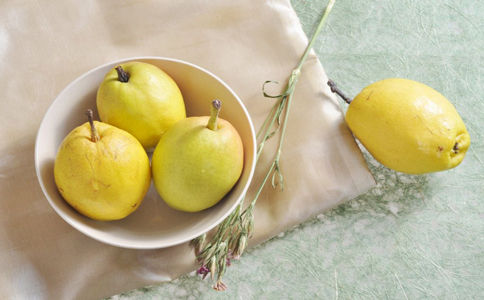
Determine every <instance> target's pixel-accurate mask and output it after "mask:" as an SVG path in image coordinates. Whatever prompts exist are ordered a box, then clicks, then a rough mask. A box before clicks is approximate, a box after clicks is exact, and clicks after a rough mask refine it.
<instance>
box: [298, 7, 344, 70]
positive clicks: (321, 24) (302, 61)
mask: <svg viewBox="0 0 484 300" xmlns="http://www.w3.org/2000/svg"><path fill="white" fill-rule="evenodd" d="M335 2H336V0H329V3H328V6H326V9H325V10H324V14H323V17H322V18H321V21H319V25H318V28H317V29H316V31H315V32H314V34H313V37H312V38H311V41H310V42H309V45H308V46H307V48H306V51H304V54H303V56H302V58H301V61H300V62H299V65H298V67H297V70H301V68H302V65H303V64H304V62H305V61H306V58H307V56H308V54H309V51H311V49H312V48H313V45H314V43H315V42H316V38H317V37H318V35H319V33H320V32H321V30H322V29H323V27H324V23H326V19H327V18H328V16H329V13H330V12H331V9H333V5H334V3H335Z"/></svg>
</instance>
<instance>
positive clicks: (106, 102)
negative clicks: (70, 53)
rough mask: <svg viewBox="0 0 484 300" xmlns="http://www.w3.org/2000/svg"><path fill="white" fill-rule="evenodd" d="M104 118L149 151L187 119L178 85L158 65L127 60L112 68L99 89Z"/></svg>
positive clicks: (98, 100) (99, 105)
mask: <svg viewBox="0 0 484 300" xmlns="http://www.w3.org/2000/svg"><path fill="white" fill-rule="evenodd" d="M97 108H98V111H99V116H100V118H101V121H103V122H105V123H108V124H111V125H114V126H116V127H118V128H121V129H123V130H126V131H127V132H129V133H131V134H132V135H133V136H134V137H135V138H137V139H138V141H139V142H140V143H141V145H143V147H145V149H147V150H152V149H154V148H155V147H156V145H157V144H158V141H159V140H160V138H161V136H162V135H163V133H164V132H165V131H166V130H168V128H170V127H171V126H172V125H173V124H175V123H176V122H178V121H179V120H181V119H184V118H186V112H185V103H184V102H183V97H182V94H181V92H180V89H179V88H178V86H177V84H176V83H175V81H173V79H172V78H171V77H170V76H168V74H166V73H165V72H163V71H162V70H160V69H159V68H158V67H156V66H154V65H151V64H148V63H143V62H128V63H124V64H121V65H119V66H117V67H116V68H114V69H112V70H111V71H109V72H108V73H107V74H106V76H105V78H104V80H103V82H102V83H101V85H100V86H99V89H98V92H97Z"/></svg>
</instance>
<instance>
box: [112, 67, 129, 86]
mask: <svg viewBox="0 0 484 300" xmlns="http://www.w3.org/2000/svg"><path fill="white" fill-rule="evenodd" d="M115 69H116V72H118V80H119V81H121V82H128V80H129V73H128V72H126V71H125V70H124V69H123V68H122V67H121V66H118V67H116V68H115Z"/></svg>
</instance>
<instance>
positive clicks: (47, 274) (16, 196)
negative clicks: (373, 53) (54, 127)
mask: <svg viewBox="0 0 484 300" xmlns="http://www.w3.org/2000/svg"><path fill="white" fill-rule="evenodd" d="M0 8H1V9H0V20H1V22H0V66H1V67H0V75H1V78H2V80H1V81H0V90H2V91H3V95H2V96H3V97H2V102H1V103H2V109H1V112H0V115H1V118H0V138H1V140H2V143H1V144H0V199H1V203H2V209H1V210H0V225H1V228H2V229H1V230H0V268H1V270H2V272H1V273H0V298H2V299H12V298H14V299H39V298H40V299H96V298H101V297H107V296H110V295H113V294H118V293H121V292H123V291H126V290H130V289H133V288H137V287H141V286H146V285H150V284H157V283H160V282H163V281H169V280H172V279H174V278H177V277H179V276H181V275H184V274H186V273H188V272H190V271H193V270H195V268H196V265H195V262H194V254H193V251H192V250H191V249H190V248H189V246H188V244H183V245H179V246H176V247H171V248H167V249H158V250H132V249H122V248H117V247H114V246H109V245H105V244H103V243H100V242H98V241H95V240H93V239H91V238H89V237H87V236H85V235H83V234H81V233H79V232H78V231H76V230H75V229H74V228H72V227H71V226H70V225H68V224H67V223H66V222H64V221H63V220H62V219H61V218H60V217H59V216H58V215H57V214H56V213H55V211H54V210H53V209H52V207H50V205H49V203H48V201H47V200H46V199H45V197H44V195H43V194H42V191H41V189H40V186H39V184H38V183H37V178H36V175H35V168H34V146H35V137H36V133H37V129H38V127H39V125H40V122H41V120H42V117H43V115H44V113H45V112H46V110H47V109H48V107H49V105H50V103H51V102H52V101H53V99H54V98H55V97H56V95H57V94H58V93H60V91H61V90H62V89H63V88H64V87H65V86H66V85H67V84H69V83H70V82H71V81H72V80H74V79H75V78H76V77H78V76H80V75H81V74H82V73H84V72H86V71H88V70H90V69H92V68H94V67H96V66H98V65H101V64H104V63H106V62H109V61H113V60H117V59H121V58H125V57H134V56H163V57H172V58H177V59H181V60H185V61H188V62H192V63H194V64H197V65H200V66H201V67H203V68H205V69H207V70H209V71H211V72H213V73H214V74H217V76H219V77H220V78H221V79H222V80H224V81H225V82H226V83H227V84H228V85H229V86H230V87H231V88H232V89H233V90H234V91H235V92H236V93H237V94H238V95H239V97H240V98H241V99H242V101H243V102H244V103H245V105H246V107H247V109H248V111H249V113H250V116H251V118H252V119H253V121H254V126H255V128H256V130H257V129H258V128H260V127H261V125H262V123H263V121H264V119H265V117H266V116H267V114H268V113H269V111H270V109H271V107H272V105H273V103H274V99H270V98H264V96H263V95H262V84H263V83H264V81H266V80H274V81H278V82H281V88H282V86H283V84H282V83H284V82H286V81H287V78H288V77H289V76H290V74H291V72H292V70H293V69H294V68H295V67H296V66H297V63H298V62H299V59H300V57H301V55H302V54H303V52H304V49H305V48H306V46H307V43H308V40H307V37H306V36H305V34H304V32H303V30H302V28H301V25H300V23H299V19H298V17H297V15H296V14H295V12H294V10H293V9H292V8H291V5H290V3H289V1H288V0H233V1H222V0H213V1H195V0H193V1H169V0H164V1H155V0H147V1H136V0H128V1H123V2H122V3H121V2H119V1H114V0H108V1H98V0H86V1H81V2H79V1H75V0H67V1H56V0H48V1H43V2H39V1H33V0H26V1H21V2H18V1H16V0H4V1H2V2H1V4H0ZM326 81H327V77H326V74H325V72H324V69H323V67H322V65H321V64H320V62H319V61H318V59H317V57H316V56H315V54H314V53H311V54H310V56H309V57H308V60H307V61H306V63H305V64H304V66H303V68H302V71H301V77H300V79H299V82H298V84H297V86H296V90H295V94H294V98H293V104H292V107H291V112H290V116H289V121H288V122H289V123H288V127H287V132H286V137H285V141H284V146H283V151H282V156H281V168H282V172H283V175H284V181H285V189H284V191H283V192H280V190H279V189H272V188H270V186H267V187H266V188H265V189H264V190H263V192H262V194H261V196H260V198H259V200H258V203H257V206H256V209H255V220H256V222H255V231H254V236H253V238H252V239H251V241H250V244H251V245H255V244H258V243H261V242H263V241H265V240H268V239H270V238H272V237H273V236H275V235H277V234H279V233H280V232H282V231H284V230H286V229H288V228H290V227H292V226H294V225H297V224H299V223H301V222H304V221H307V220H308V219H310V218H311V217H313V216H315V215H317V214H319V213H321V212H323V211H325V210H328V209H330V208H332V207H335V206H337V205H339V204H341V203H343V202H345V201H347V200H349V199H352V198H354V197H356V196H358V195H360V194H362V193H364V192H365V191H366V190H368V189H369V188H371V187H372V186H373V185H374V184H375V182H374V179H373V177H372V176H371V174H370V172H369V170H368V169H367V167H366V164H365V161H364V159H363V157H362V155H361V152H360V151H359V149H358V146H357V145H356V142H355V140H354V138H353V136H352V134H351V132H350V131H349V130H348V128H347V127H346V125H345V123H344V117H343V113H342V110H341V108H340V106H339V105H338V102H337V101H336V99H335V97H334V95H333V94H332V93H331V92H330V91H329V88H328V87H327V85H326ZM271 88H275V89H277V88H278V87H271ZM276 92H277V91H276ZM279 92H280V91H279ZM273 139H274V140H270V141H268V142H267V145H266V147H265V150H264V154H263V156H262V157H261V159H260V162H259V164H258V167H257V171H256V174H255V176H254V180H253V184H252V186H251V188H250V190H249V192H248V195H247V200H250V199H252V197H253V196H254V193H255V192H256V191H257V189H258V188H259V184H260V183H261V182H262V177H263V176H264V175H265V172H266V170H267V168H268V165H269V164H270V163H272V160H273V158H274V155H275V151H276V147H277V137H274V138H273Z"/></svg>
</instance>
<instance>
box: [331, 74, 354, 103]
mask: <svg viewBox="0 0 484 300" xmlns="http://www.w3.org/2000/svg"><path fill="white" fill-rule="evenodd" d="M328 85H329V87H330V88H331V92H333V93H335V94H337V95H338V96H340V97H341V98H342V99H343V100H344V101H345V102H346V103H348V104H350V103H351V101H353V99H351V98H349V97H347V96H346V95H345V94H343V92H342V91H341V90H340V89H339V88H338V86H337V85H336V83H334V81H333V80H331V79H329V80H328Z"/></svg>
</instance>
